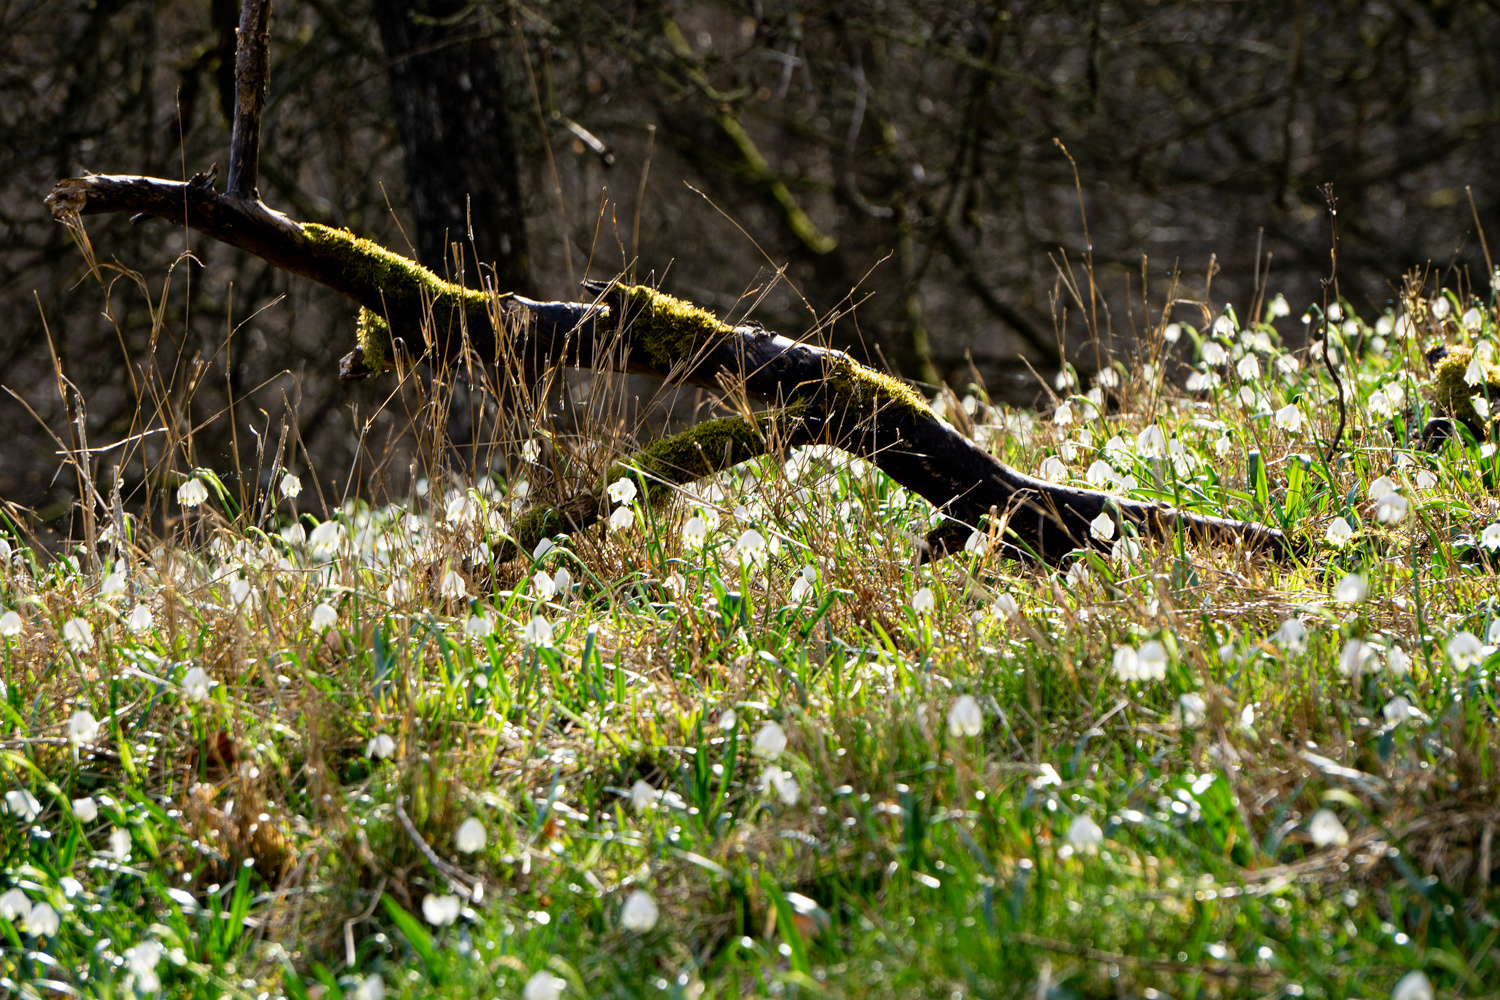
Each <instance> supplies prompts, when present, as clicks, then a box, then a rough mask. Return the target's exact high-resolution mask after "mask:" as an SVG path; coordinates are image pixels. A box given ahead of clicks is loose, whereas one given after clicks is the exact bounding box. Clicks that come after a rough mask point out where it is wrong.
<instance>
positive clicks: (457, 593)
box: [438, 569, 469, 601]
mask: <svg viewBox="0 0 1500 1000" xmlns="http://www.w3.org/2000/svg"><path fill="white" fill-rule="evenodd" d="M438 593H440V594H442V595H443V596H444V597H447V598H451V599H452V600H455V601H462V600H464V599H465V598H467V597H468V596H469V587H468V584H466V583H464V578H463V577H461V576H459V575H458V574H457V573H455V572H454V571H453V570H451V569H450V570H449V571H448V572H446V573H444V574H443V581H442V583H441V584H439V586H438Z"/></svg>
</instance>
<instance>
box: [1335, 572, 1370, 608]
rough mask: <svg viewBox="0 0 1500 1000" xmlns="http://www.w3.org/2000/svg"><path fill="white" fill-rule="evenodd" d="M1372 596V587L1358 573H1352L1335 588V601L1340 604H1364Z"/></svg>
mask: <svg viewBox="0 0 1500 1000" xmlns="http://www.w3.org/2000/svg"><path fill="white" fill-rule="evenodd" d="M1369 595H1370V585H1369V584H1368V583H1366V582H1365V578H1364V577H1362V576H1360V575H1359V574H1358V573H1350V574H1349V575H1348V576H1346V577H1344V578H1343V579H1342V580H1340V581H1339V582H1338V584H1337V585H1336V586H1335V587H1334V588H1333V599H1334V600H1335V601H1338V602H1339V603H1340V604H1363V603H1364V600H1365V598H1366V597H1368V596H1369Z"/></svg>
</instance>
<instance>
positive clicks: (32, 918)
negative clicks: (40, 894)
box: [26, 903, 62, 937]
mask: <svg viewBox="0 0 1500 1000" xmlns="http://www.w3.org/2000/svg"><path fill="white" fill-rule="evenodd" d="M61 926H62V921H61V920H59V919H58V916H57V911H56V910H54V909H53V908H52V907H50V906H48V905H47V904H46V903H38V904H36V905H35V906H33V907H32V908H31V912H30V913H29V914H27V915H26V933H27V934H30V935H31V936H32V937H51V936H52V935H53V934H56V933H57V929H58V928H59V927H61Z"/></svg>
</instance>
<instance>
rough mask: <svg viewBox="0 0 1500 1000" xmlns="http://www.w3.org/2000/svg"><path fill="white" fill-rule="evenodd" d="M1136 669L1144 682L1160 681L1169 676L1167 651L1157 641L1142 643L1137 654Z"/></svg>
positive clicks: (1151, 640) (1150, 640) (1149, 640)
mask: <svg viewBox="0 0 1500 1000" xmlns="http://www.w3.org/2000/svg"><path fill="white" fill-rule="evenodd" d="M1136 669H1137V670H1138V671H1139V673H1140V679H1141V680H1143V681H1159V680H1162V679H1164V678H1165V677H1166V676H1167V650H1166V647H1165V646H1163V645H1162V644H1161V643H1159V642H1157V641H1156V640H1155V639H1148V640H1147V641H1145V642H1143V643H1141V648H1140V651H1139V652H1137V654H1136Z"/></svg>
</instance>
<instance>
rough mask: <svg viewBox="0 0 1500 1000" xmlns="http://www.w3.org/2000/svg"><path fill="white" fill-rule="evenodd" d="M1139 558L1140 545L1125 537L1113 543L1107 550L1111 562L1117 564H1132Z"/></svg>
mask: <svg viewBox="0 0 1500 1000" xmlns="http://www.w3.org/2000/svg"><path fill="white" fill-rule="evenodd" d="M1140 557H1141V543H1140V542H1137V541H1136V540H1135V539H1134V538H1130V537H1128V536H1127V537H1125V538H1121V539H1119V540H1118V541H1116V542H1115V544H1114V546H1113V547H1112V548H1111V549H1110V550H1109V558H1110V561H1111V562H1114V563H1117V564H1128V563H1133V562H1135V561H1136V560H1138V559H1140Z"/></svg>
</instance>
